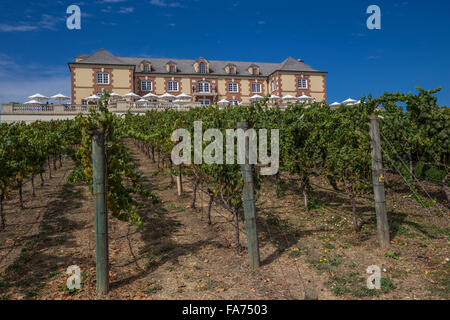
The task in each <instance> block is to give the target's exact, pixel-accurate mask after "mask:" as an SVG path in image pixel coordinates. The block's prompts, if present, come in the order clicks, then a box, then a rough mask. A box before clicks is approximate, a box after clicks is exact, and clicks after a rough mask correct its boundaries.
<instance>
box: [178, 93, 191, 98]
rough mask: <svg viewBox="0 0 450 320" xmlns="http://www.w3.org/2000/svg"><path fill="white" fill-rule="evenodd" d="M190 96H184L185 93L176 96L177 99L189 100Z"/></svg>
mask: <svg viewBox="0 0 450 320" xmlns="http://www.w3.org/2000/svg"><path fill="white" fill-rule="evenodd" d="M190 98H191V96H190V95H188V94H186V93H181V94H179V95H177V99H190Z"/></svg>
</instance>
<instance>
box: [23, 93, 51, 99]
mask: <svg viewBox="0 0 450 320" xmlns="http://www.w3.org/2000/svg"><path fill="white" fill-rule="evenodd" d="M28 99H30V100H48V97H46V96H44V95H42V94H40V93H35V94H33V95H32V96H29V97H28Z"/></svg>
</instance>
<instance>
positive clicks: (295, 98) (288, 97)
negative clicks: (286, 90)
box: [281, 94, 298, 100]
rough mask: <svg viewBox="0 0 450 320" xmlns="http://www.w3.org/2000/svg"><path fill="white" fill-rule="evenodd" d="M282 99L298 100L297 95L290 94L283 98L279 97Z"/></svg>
mask: <svg viewBox="0 0 450 320" xmlns="http://www.w3.org/2000/svg"><path fill="white" fill-rule="evenodd" d="M281 99H282V100H298V98H297V97H294V96H291V95H290V94H288V95H287V96H284V97H283V98H281Z"/></svg>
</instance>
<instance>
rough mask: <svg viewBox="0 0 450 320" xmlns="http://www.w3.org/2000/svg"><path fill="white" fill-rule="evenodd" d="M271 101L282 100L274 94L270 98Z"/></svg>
mask: <svg viewBox="0 0 450 320" xmlns="http://www.w3.org/2000/svg"><path fill="white" fill-rule="evenodd" d="M270 99H273V100H280V99H281V98H280V97H279V96H277V95H275V94H272V95H271V96H270Z"/></svg>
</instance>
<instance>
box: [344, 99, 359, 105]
mask: <svg viewBox="0 0 450 320" xmlns="http://www.w3.org/2000/svg"><path fill="white" fill-rule="evenodd" d="M356 102H358V101H356V100H354V99H352V98H348V99H347V100H344V101H342V104H345V105H352V104H355V103H356Z"/></svg>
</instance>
